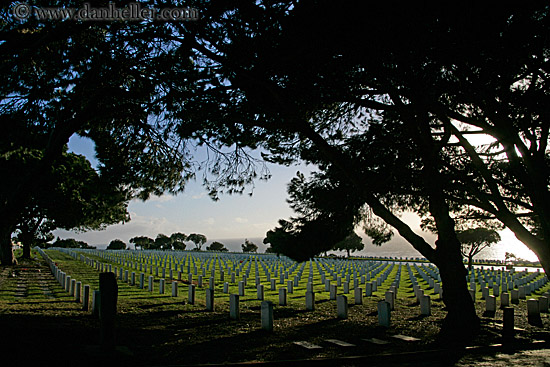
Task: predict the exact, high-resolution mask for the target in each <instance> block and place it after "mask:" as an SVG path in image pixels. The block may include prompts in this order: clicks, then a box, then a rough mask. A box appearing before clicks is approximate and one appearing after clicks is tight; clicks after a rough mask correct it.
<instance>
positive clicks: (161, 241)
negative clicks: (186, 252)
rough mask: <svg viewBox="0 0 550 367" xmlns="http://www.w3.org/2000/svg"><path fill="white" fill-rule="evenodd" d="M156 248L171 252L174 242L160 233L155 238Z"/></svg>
mask: <svg viewBox="0 0 550 367" xmlns="http://www.w3.org/2000/svg"><path fill="white" fill-rule="evenodd" d="M155 248H156V249H161V250H171V249H172V240H171V239H170V237H168V236H167V235H165V234H162V233H159V234H158V235H157V238H155Z"/></svg>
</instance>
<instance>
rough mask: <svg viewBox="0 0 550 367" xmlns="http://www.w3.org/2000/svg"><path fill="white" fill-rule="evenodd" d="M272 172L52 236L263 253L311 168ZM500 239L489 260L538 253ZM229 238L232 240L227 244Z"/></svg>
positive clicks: (399, 249)
mask: <svg viewBox="0 0 550 367" xmlns="http://www.w3.org/2000/svg"><path fill="white" fill-rule="evenodd" d="M69 149H70V150H71V151H74V152H75V153H78V154H83V155H85V156H86V157H88V159H89V160H90V161H91V162H92V164H96V161H95V159H94V148H93V143H91V141H89V140H86V139H81V138H78V137H76V136H75V137H73V138H71V140H70V143H69ZM269 170H270V172H271V174H272V177H271V179H270V180H269V181H267V182H265V181H257V182H256V183H255V188H254V191H253V195H252V196H249V195H246V194H243V195H221V196H220V200H219V201H216V202H214V201H213V200H212V199H210V197H209V196H208V195H207V191H206V190H205V189H204V188H203V187H202V186H201V185H200V183H199V182H189V184H188V185H187V187H186V190H185V191H184V192H183V193H181V194H179V195H177V196H171V195H164V196H160V197H153V198H151V199H150V200H148V201H147V202H143V201H140V200H134V201H132V202H131V203H130V205H129V207H128V211H129V212H130V216H131V220H130V222H128V223H125V224H118V225H112V226H109V227H108V228H107V229H105V230H102V231H89V232H83V233H77V232H74V231H64V230H57V231H55V232H54V234H55V235H56V236H59V237H60V238H76V239H78V240H82V241H85V242H87V243H88V244H90V245H95V246H98V245H99V246H98V247H99V248H101V247H103V245H107V244H108V243H109V242H111V240H113V239H120V240H122V241H124V242H125V243H128V242H129V239H130V238H132V237H135V236H148V237H151V238H155V237H156V236H157V234H159V233H162V234H165V235H168V236H169V235H170V234H172V233H174V232H183V233H185V234H190V233H201V234H204V235H205V236H206V237H207V238H208V240H209V241H208V243H210V242H211V241H212V240H223V241H222V242H224V243H225V244H226V246H227V247H228V248H229V249H230V250H233V251H237V250H239V244H240V243H242V242H243V241H244V239H245V238H248V239H254V242H255V243H256V244H257V245H258V246H259V248H260V249H259V251H260V252H263V249H264V248H265V245H263V244H262V243H261V241H262V239H263V238H264V237H265V234H266V232H267V231H269V230H270V229H273V228H275V227H276V226H277V221H278V220H279V219H288V218H289V217H290V216H292V215H293V212H292V210H291V209H290V208H289V207H288V203H287V202H286V199H287V197H288V195H287V192H286V188H287V184H288V182H289V181H290V180H291V179H292V177H294V176H295V175H296V172H297V171H300V172H303V173H306V174H307V173H308V172H311V171H312V168H311V167H306V166H291V167H281V166H278V165H269ZM403 219H404V220H405V221H406V222H407V223H409V225H411V227H412V228H413V230H414V231H415V232H417V233H419V234H421V235H422V236H423V237H424V238H425V239H426V240H428V241H429V242H430V243H433V242H434V240H435V237H434V236H433V235H432V234H429V233H424V232H422V231H421V230H420V221H419V219H418V218H417V217H416V216H415V215H413V214H406V215H404V217H403ZM358 233H359V232H358ZM359 234H361V233H359ZM362 237H365V236H364V235H363V236H362ZM501 237H502V239H503V240H502V241H501V242H502V244H499V245H501V246H500V247H496V250H494V251H493V254H491V255H492V256H488V257H492V258H502V259H504V253H505V251H511V252H514V253H516V254H520V255H521V256H522V257H523V258H526V259H533V256H534V255H533V254H532V253H531V252H530V251H529V250H528V249H527V248H526V247H525V246H524V245H523V244H521V243H520V242H519V241H517V240H516V239H515V238H514V236H513V234H511V232H509V231H505V232H504V233H501ZM229 239H232V240H233V241H228V240H229ZM363 242H364V243H365V244H366V247H365V250H364V251H362V254H372V253H375V254H381V256H385V255H386V253H392V254H393V256H419V254H418V253H417V252H416V251H415V250H414V249H413V248H412V246H410V245H409V244H408V243H406V242H405V241H404V240H403V239H402V238H401V237H400V236H399V235H398V234H396V235H395V236H394V238H393V239H392V241H390V243H388V244H385V245H383V246H382V248H379V247H375V246H373V245H372V244H370V241H369V240H368V239H367V238H365V239H364V240H363ZM497 250H498V251H497ZM388 256H391V255H388Z"/></svg>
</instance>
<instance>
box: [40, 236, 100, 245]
mask: <svg viewBox="0 0 550 367" xmlns="http://www.w3.org/2000/svg"><path fill="white" fill-rule="evenodd" d="M49 247H64V248H95V247H94V246H90V245H88V244H87V243H86V242H84V241H79V240H75V239H74V238H65V239H60V238H59V237H57V239H56V240H55V242H54V243H53V244H52V245H51V246H49Z"/></svg>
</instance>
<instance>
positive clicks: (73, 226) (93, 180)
mask: <svg viewBox="0 0 550 367" xmlns="http://www.w3.org/2000/svg"><path fill="white" fill-rule="evenodd" d="M34 153H35V155H36V156H33V155H32V154H30V153H29V152H27V153H22V154H23V156H17V157H16V156H15V155H12V156H11V157H10V160H11V162H10V165H11V166H19V169H18V170H17V171H19V172H24V171H25V170H26V167H27V166H28V165H32V164H33V163H35V162H36V161H37V160H39V159H40V157H39V156H40V152H39V151H35V152H34ZM37 156H38V157H37ZM31 157H33V158H31ZM127 206H128V195H127V193H126V192H125V191H124V190H123V189H121V188H119V187H115V186H112V185H111V184H110V183H108V182H105V180H104V179H102V177H101V176H99V175H98V173H97V172H96V171H95V170H94V169H93V168H92V167H91V165H90V163H89V162H88V160H86V158H84V157H83V156H80V155H77V154H74V153H68V152H64V153H63V154H62V156H61V157H60V158H59V159H57V160H56V161H55V163H54V165H53V167H52V170H51V171H50V172H47V173H46V174H45V175H43V176H41V179H40V186H39V187H38V188H37V190H35V191H34V193H33V196H32V199H31V200H30V202H29V204H28V205H27V206H26V207H25V208H24V211H23V213H22V216H21V220H20V222H19V223H18V224H17V227H16V228H17V238H18V239H19V240H21V242H22V244H23V257H24V258H29V257H30V248H31V246H32V245H33V244H34V243H35V242H37V241H38V242H48V241H49V240H52V239H53V235H52V234H51V231H53V230H55V229H58V228H62V229H66V230H79V231H86V230H92V229H93V230H98V229H103V228H105V227H106V226H108V225H110V224H115V223H119V222H125V221H128V220H130V216H129V214H128V212H127Z"/></svg>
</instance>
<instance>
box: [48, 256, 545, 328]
mask: <svg viewBox="0 0 550 367" xmlns="http://www.w3.org/2000/svg"><path fill="white" fill-rule="evenodd" d="M62 251H65V252H67V253H69V254H71V256H73V257H74V258H75V259H79V260H81V261H83V262H85V263H87V264H88V265H90V266H93V267H94V268H95V269H97V270H98V271H100V272H103V271H112V269H113V266H112V265H111V264H109V263H103V262H100V261H97V260H94V259H92V258H89V257H88V256H85V254H83V253H82V250H80V251H79V253H77V252H76V251H74V250H72V249H71V250H67V249H62ZM88 251H89V250H88ZM92 254H93V255H95V256H100V257H101V258H103V259H105V260H106V261H109V262H114V263H115V264H118V265H122V266H121V267H118V268H117V267H115V268H114V272H115V274H117V276H118V278H119V279H120V280H122V281H124V282H127V283H129V284H130V285H138V286H139V288H141V289H144V288H145V276H146V273H147V271H148V270H149V272H150V274H153V269H155V276H157V277H158V276H159V269H160V271H161V272H162V278H161V279H159V293H161V294H164V291H165V282H166V280H165V276H166V270H167V269H168V272H169V279H170V280H172V279H174V277H173V275H174V274H173V272H174V270H175V269H178V266H179V271H177V279H178V280H177V281H176V280H172V296H173V297H177V296H178V283H179V281H181V280H182V276H183V270H184V267H185V263H186V261H185V260H187V280H188V282H189V286H188V302H189V303H190V304H194V303H195V289H196V285H195V284H193V275H197V274H198V271H199V270H200V271H201V272H202V275H198V281H197V283H198V284H197V286H199V287H203V278H205V277H206V271H208V270H210V267H211V265H213V266H212V270H211V276H210V278H209V287H208V288H207V289H206V290H205V298H206V309H207V310H213V309H214V289H215V279H216V274H218V279H219V280H220V281H221V282H224V278H225V276H224V274H225V272H227V273H228V274H229V276H230V277H231V283H235V282H236V276H239V275H240V273H241V272H244V274H243V275H242V280H240V281H238V293H237V294H231V295H230V296H229V309H230V310H229V316H230V318H232V319H238V318H239V297H242V296H244V295H245V287H246V286H247V280H248V279H249V274H250V269H251V265H252V262H255V265H256V277H255V279H256V291H257V299H258V300H261V301H262V304H261V315H262V316H261V318H262V328H264V329H267V330H271V329H272V328H273V303H272V302H270V301H264V300H263V299H264V296H263V295H264V285H263V284H261V278H260V276H259V270H258V269H259V268H260V267H262V268H263V269H264V271H265V276H266V278H267V281H268V283H270V286H271V290H272V291H276V279H271V276H272V273H273V274H274V276H277V275H279V283H280V284H285V280H286V284H287V287H280V288H279V290H278V292H279V305H286V304H287V302H286V297H287V293H293V288H294V287H297V286H298V284H299V282H300V280H301V278H302V273H303V271H304V265H305V263H301V265H299V264H298V263H295V262H292V261H290V260H288V259H283V260H282V261H281V260H280V259H279V258H276V257H274V256H266V257H264V256H257V255H235V254H227V255H225V256H224V254H219V253H217V254H211V253H206V254H205V253H198V254H197V253H194V254H190V253H189V252H185V253H184V254H183V255H185V256H187V257H186V258H184V256H182V254H180V257H179V259H178V257H177V256H174V255H170V256H169V255H166V253H160V254H161V255H159V253H158V252H152V253H151V254H150V256H144V255H145V254H146V252H145V251H143V252H142V251H139V254H137V255H136V254H132V253H131V252H128V251H124V252H122V253H120V252H111V251H102V250H93V251H92ZM138 255H139V256H138ZM155 255H157V258H156V259H155V258H154V256H155ZM162 255H164V256H163V257H161V256H162ZM168 259H169V260H168ZM182 259H183V260H182ZM205 259H206V261H201V260H205ZM258 259H259V260H258ZM195 261H196V262H197V263H200V264H199V265H198V268H197V264H196V262H195ZM216 262H218V263H219V272H218V273H216V270H215V267H216V266H215V265H216ZM229 264H231V265H229ZM237 264H238V265H237ZM148 265H149V266H148ZM155 265H159V266H155ZM205 265H206V267H205ZM246 265H248V269H245V267H246ZM313 265H316V267H317V270H318V273H319V274H320V276H321V284H324V285H325V292H329V297H330V299H331V300H336V305H337V317H339V318H347V315H348V299H347V296H346V294H349V288H350V278H351V276H353V283H354V299H355V304H361V303H362V298H363V295H366V296H367V297H368V296H371V295H372V294H373V292H376V291H377V289H378V287H380V286H381V285H382V283H384V282H385V281H386V280H387V278H388V276H389V274H390V273H391V272H392V270H393V267H394V265H395V263H393V262H387V261H365V260H357V261H344V260H334V259H314V260H313V261H310V267H309V269H310V273H309V278H308V283H307V286H306V292H305V299H306V309H307V310H311V311H313V310H314V308H315V292H314V284H313V273H312V269H313ZM124 266H125V267H127V268H129V269H130V270H128V269H123V267H124ZM279 266H280V267H279ZM138 268H139V270H140V271H144V272H145V273H143V272H141V273H140V274H139V282H138V283H139V284H138V283H137V282H136V272H134V271H132V272H130V271H131V270H132V269H135V270H137V269H138ZM173 268H174V269H173ZM191 268H192V269H193V271H191ZM413 268H414V269H416V270H417V274H418V277H417V276H416V275H415V274H414V272H413V270H412V269H413ZM405 269H407V272H408V275H409V278H410V280H411V282H412V285H413V290H414V294H415V296H416V298H417V300H418V302H419V303H420V313H421V314H422V315H430V314H431V297H430V295H428V294H424V291H425V289H423V287H422V286H421V285H419V283H418V279H419V278H422V279H423V280H424V281H425V282H426V283H427V284H428V289H433V290H434V291H433V294H436V295H437V294H438V295H439V297H442V294H443V292H442V287H441V283H440V282H441V278H440V276H439V272H438V269H437V268H436V267H434V266H433V265H428V266H426V265H420V266H419V265H418V264H416V263H413V265H412V266H410V265H409V263H408V262H407V263H406V266H405ZM224 270H225V271H224ZM52 272H54V274H56V276H57V277H58V280H59V282H60V283H61V284H62V286H63V287H64V288H65V289H66V290H67V291H68V292H70V293H71V295H73V294H74V295H75V297H78V299H80V285H79V284H78V282H74V279H71V277H70V276H67V275H66V274H64V273H63V272H62V271H61V270H60V269H55V271H54V270H52ZM294 272H296V275H294V280H288V278H289V277H290V276H292V274H293V273H294ZM540 275H541V274H540V272H537V273H527V272H522V273H514V272H507V271H506V272H504V271H503V272H501V271H500V270H498V271H494V270H493V269H491V270H488V269H483V268H481V269H479V268H478V269H475V270H473V271H472V272H471V273H470V275H469V280H470V287H471V290H470V292H471V294H472V297H473V299H474V300H475V289H476V284H479V285H480V286H481V290H482V299H485V301H486V309H487V311H495V310H496V297H498V296H499V295H500V298H501V307H502V308H504V307H508V306H509V304H510V303H509V297H508V293H507V292H506V291H505V290H506V289H508V290H511V294H512V303H518V301H519V299H522V298H523V299H525V295H530V294H531V293H532V292H534V291H536V290H538V289H540V288H541V287H543V286H544V285H546V283H547V278H546V277H545V276H540ZM400 276H401V267H398V271H397V273H396V275H395V278H394V280H393V282H392V283H391V285H390V286H389V289H388V290H387V291H385V293H384V300H382V301H380V302H378V305H377V310H378V321H379V324H380V325H383V326H387V327H389V326H390V318H391V311H392V310H394V307H395V300H396V298H397V291H398V289H399V283H400ZM331 279H332V280H333V281H336V284H334V283H332V282H331ZM476 279H477V282H476ZM154 282H155V278H154V277H153V276H152V275H149V276H148V285H147V289H148V290H149V292H153V288H154ZM359 282H360V283H361V284H365V288H364V290H363V288H361V287H360V286H359ZM73 283H74V285H71V284H73ZM342 286H343V293H344V294H337V292H338V289H339V287H342ZM489 286H491V287H490V288H489ZM499 286H502V287H503V290H504V291H503V292H500V291H499V290H500V288H499ZM511 286H515V287H517V289H515V288H512V289H509V288H510V287H511ZM424 287H425V286H424ZM85 288H86V287H85ZM73 289H74V291H73ZM490 289H492V290H493V295H489V290H490ZM73 292H74V293H73ZM96 292H97V291H95V292H94V293H93V295H94V296H95V295H96ZM223 292H224V293H229V282H224V283H223ZM84 293H85V294H84V296H83V303H85V304H87V301H84V299H87V298H86V297H87V296H86V293H88V294H89V289H88V290H87V291H86V289H85V290H84ZM516 296H517V297H516ZM547 296H548V295H547V294H545V295H544V296H542V297H540V298H539V299H538V300H537V299H530V300H528V302H527V308H528V311H529V315H530V320H531V319H533V320H536V319H538V318H540V312H548V297H547ZM94 299H95V297H94ZM94 304H95V302H94V301H93V300H92V305H94ZM535 305H536V307H535ZM83 308H85V307H83ZM85 309H87V307H86V308H85ZM531 315H533V316H531ZM505 319H506V317H505ZM507 319H508V320H509V317H508V318H507ZM508 322H509V321H508ZM512 322H513V319H512Z"/></svg>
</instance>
